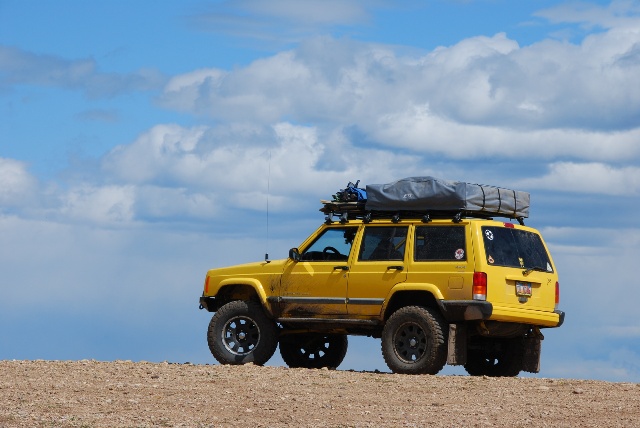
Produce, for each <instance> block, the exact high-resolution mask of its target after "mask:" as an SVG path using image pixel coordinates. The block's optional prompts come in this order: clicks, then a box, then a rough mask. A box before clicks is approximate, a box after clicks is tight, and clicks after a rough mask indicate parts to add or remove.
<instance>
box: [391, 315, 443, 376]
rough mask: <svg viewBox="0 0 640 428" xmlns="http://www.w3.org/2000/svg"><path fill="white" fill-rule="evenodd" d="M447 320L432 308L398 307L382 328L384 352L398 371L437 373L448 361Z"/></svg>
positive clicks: (394, 369) (395, 371)
mask: <svg viewBox="0 0 640 428" xmlns="http://www.w3.org/2000/svg"><path fill="white" fill-rule="evenodd" d="M447 333H448V329H447V323H446V322H445V321H444V320H443V319H442V317H441V316H440V314H439V313H438V312H436V311H435V310H433V309H431V308H424V307H421V306H407V307H404V308H402V309H399V310H397V311H396V312H394V313H393V315H391V316H390V317H389V319H388V320H387V323H386V324H385V326H384V329H383V330H382V356H383V357H384V360H385V362H386V363H387V366H388V367H389V368H390V369H391V371H393V372H394V373H405V374H436V373H438V372H439V371H440V370H442V368H443V367H444V365H445V363H446V362H447V341H446V334H447Z"/></svg>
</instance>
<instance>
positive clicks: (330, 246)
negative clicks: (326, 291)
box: [300, 226, 358, 262]
mask: <svg viewBox="0 0 640 428" xmlns="http://www.w3.org/2000/svg"><path fill="white" fill-rule="evenodd" d="M357 231H358V228H357V227H354V226H351V227H333V228H329V229H326V230H325V231H324V232H323V233H322V235H320V236H319V237H318V238H317V239H316V240H315V241H314V242H313V244H311V245H310V246H309V247H308V248H307V249H306V250H304V252H303V253H302V254H301V255H300V260H303V261H316V262H318V261H335V260H342V261H346V260H347V259H348V258H349V253H350V252H351V246H352V245H353V238H354V237H355V236H356V232H357Z"/></svg>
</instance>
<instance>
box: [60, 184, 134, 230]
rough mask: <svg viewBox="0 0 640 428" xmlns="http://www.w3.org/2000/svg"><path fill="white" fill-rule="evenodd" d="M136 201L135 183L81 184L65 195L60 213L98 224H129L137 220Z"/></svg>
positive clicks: (67, 216)
mask: <svg viewBox="0 0 640 428" xmlns="http://www.w3.org/2000/svg"><path fill="white" fill-rule="evenodd" d="M134 202H135V189H134V188H133V186H100V187H96V186H90V185H81V186H78V187H75V188H72V189H71V190H69V191H68V192H67V193H66V194H64V195H63V196H62V206H61V208H60V214H61V215H62V216H64V217H66V218H68V219H72V220H76V221H89V222H95V223H97V224H118V223H129V222H131V221H132V220H133V219H134V211H133V205H134Z"/></svg>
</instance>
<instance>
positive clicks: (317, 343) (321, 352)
mask: <svg viewBox="0 0 640 428" xmlns="http://www.w3.org/2000/svg"><path fill="white" fill-rule="evenodd" d="M330 346H331V345H330V343H329V341H328V339H326V338H324V337H323V338H322V339H312V340H310V341H308V342H307V343H305V344H304V345H303V346H301V347H300V348H299V350H298V352H299V354H300V356H301V357H303V358H304V359H306V360H309V361H318V360H320V359H321V358H322V357H324V356H325V355H326V354H327V352H328V351H329V347H330Z"/></svg>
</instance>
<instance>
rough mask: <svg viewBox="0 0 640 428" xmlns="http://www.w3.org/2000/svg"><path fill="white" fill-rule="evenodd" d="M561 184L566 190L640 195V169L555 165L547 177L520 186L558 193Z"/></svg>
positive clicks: (572, 164)
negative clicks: (556, 191)
mask: <svg viewBox="0 0 640 428" xmlns="http://www.w3.org/2000/svg"><path fill="white" fill-rule="evenodd" d="M560 183H561V184H562V190H563V191H569V192H578V193H591V194H598V193H600V194H607V195H618V196H624V195H628V196H630V197H633V196H635V195H638V194H640V167H636V166H626V167H617V168H616V167H613V166H611V165H607V164H603V163H596V162H591V163H582V164H580V163H573V162H556V163H552V164H550V165H549V173H548V174H547V175H545V176H543V177H539V178H529V179H524V180H521V181H520V182H519V186H522V187H526V188H533V189H548V190H557V189H558V186H559V184H560Z"/></svg>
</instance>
